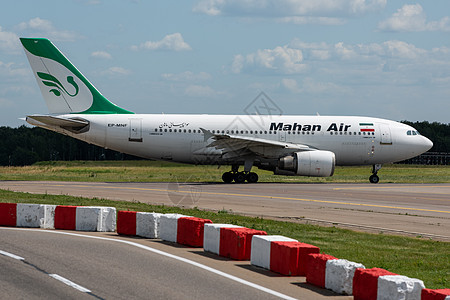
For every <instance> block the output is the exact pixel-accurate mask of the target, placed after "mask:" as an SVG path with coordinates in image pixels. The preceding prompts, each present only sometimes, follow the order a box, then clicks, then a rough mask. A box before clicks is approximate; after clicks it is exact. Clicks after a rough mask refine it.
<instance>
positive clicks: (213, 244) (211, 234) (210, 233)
mask: <svg viewBox="0 0 450 300" xmlns="http://www.w3.org/2000/svg"><path fill="white" fill-rule="evenodd" d="M222 228H242V226H237V225H232V224H205V228H204V238H203V250H205V251H207V252H211V253H214V254H217V255H219V251H220V231H221V230H222Z"/></svg>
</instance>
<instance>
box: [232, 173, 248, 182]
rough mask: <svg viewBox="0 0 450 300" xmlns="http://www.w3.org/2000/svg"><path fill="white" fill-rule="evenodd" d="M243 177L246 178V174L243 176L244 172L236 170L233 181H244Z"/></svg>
mask: <svg viewBox="0 0 450 300" xmlns="http://www.w3.org/2000/svg"><path fill="white" fill-rule="evenodd" d="M245 178H246V176H245V173H244V172H237V173H236V174H235V175H234V182H236V183H244V182H245Z"/></svg>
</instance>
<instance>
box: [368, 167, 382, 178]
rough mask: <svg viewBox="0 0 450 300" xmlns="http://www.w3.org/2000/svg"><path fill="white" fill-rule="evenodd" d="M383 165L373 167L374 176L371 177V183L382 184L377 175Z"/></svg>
mask: <svg viewBox="0 0 450 300" xmlns="http://www.w3.org/2000/svg"><path fill="white" fill-rule="evenodd" d="M381 167H382V165H381V164H376V165H373V167H372V175H371V176H370V177H369V181H370V183H378V182H380V177H378V175H377V173H378V171H379V170H380V169H381Z"/></svg>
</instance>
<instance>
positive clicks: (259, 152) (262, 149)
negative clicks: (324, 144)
mask: <svg viewBox="0 0 450 300" xmlns="http://www.w3.org/2000/svg"><path fill="white" fill-rule="evenodd" d="M200 129H201V130H202V131H203V133H204V135H205V140H208V139H210V138H211V139H213V141H212V142H211V143H210V144H209V145H208V146H207V147H214V148H216V149H218V150H222V153H223V154H224V156H225V157H227V158H232V157H242V156H249V155H256V156H261V157H278V156H279V153H280V152H286V150H288V151H289V150H292V152H297V151H311V150H316V149H314V148H311V147H310V146H308V145H302V144H294V143H289V142H279V141H273V140H267V139H262V138H255V137H248V136H237V135H232V134H213V133H211V132H210V131H208V130H205V129H203V128H200Z"/></svg>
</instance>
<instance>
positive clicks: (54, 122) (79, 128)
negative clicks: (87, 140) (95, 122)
mask: <svg viewBox="0 0 450 300" xmlns="http://www.w3.org/2000/svg"><path fill="white" fill-rule="evenodd" d="M26 121H27V122H28V123H30V124H31V125H35V126H42V125H45V126H54V127H61V128H63V129H66V130H69V131H72V132H75V133H81V132H85V131H87V129H88V126H89V121H87V120H83V119H80V118H77V119H70V118H62V117H57V116H49V115H32V116H27V119H26Z"/></svg>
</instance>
